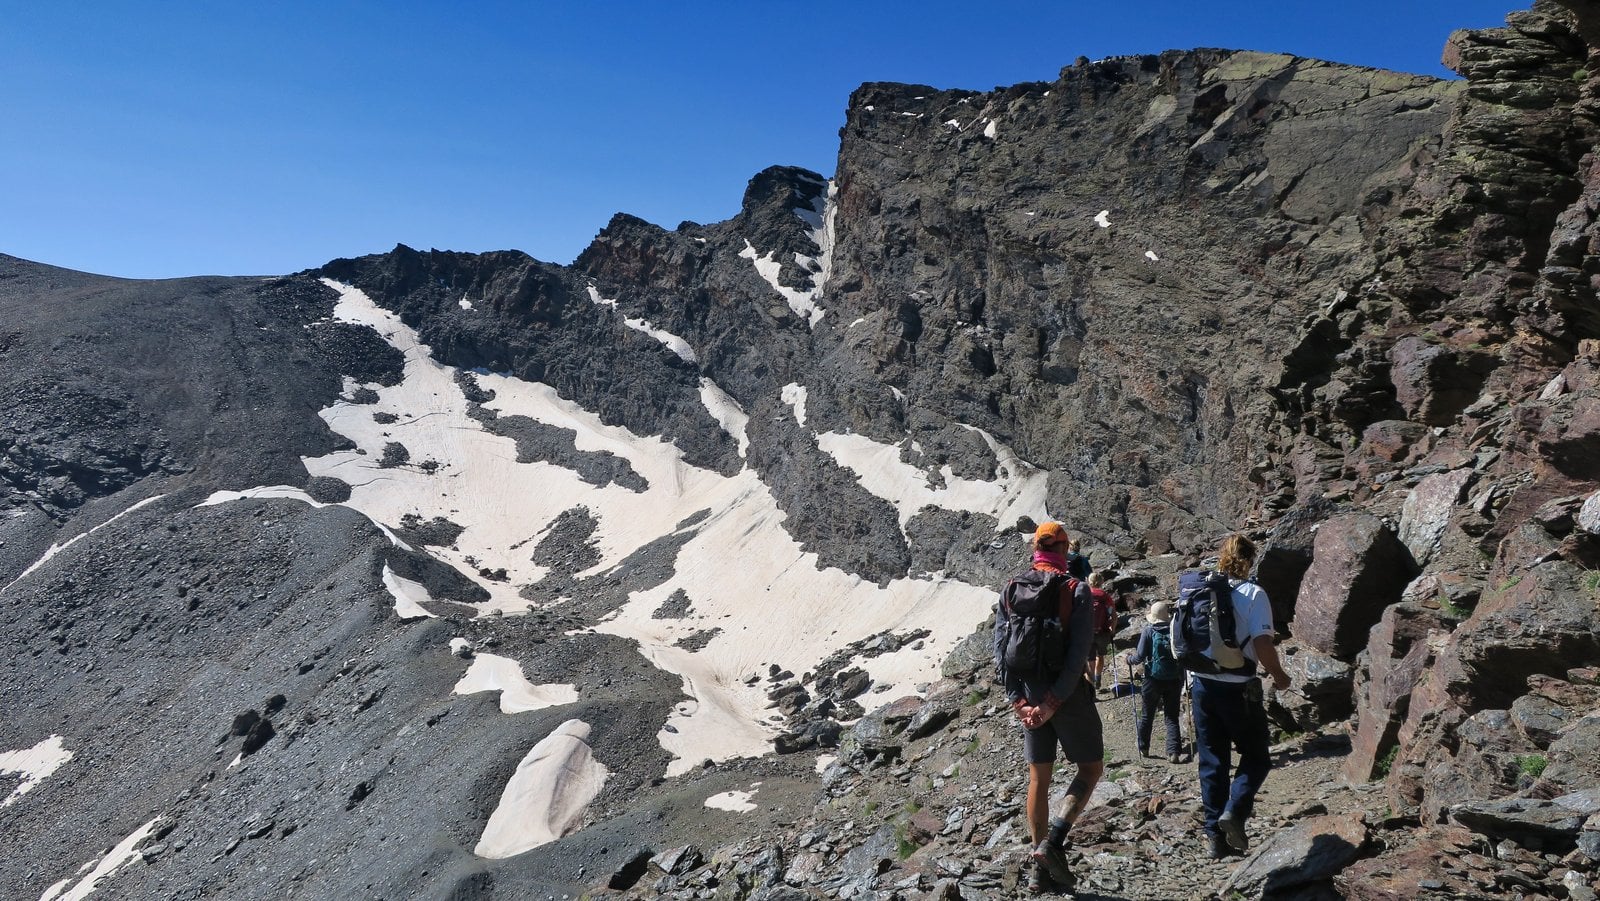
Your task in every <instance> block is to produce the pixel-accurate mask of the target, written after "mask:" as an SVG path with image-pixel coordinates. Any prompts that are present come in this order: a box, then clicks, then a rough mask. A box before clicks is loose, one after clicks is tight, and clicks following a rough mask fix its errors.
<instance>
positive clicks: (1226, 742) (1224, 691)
mask: <svg viewBox="0 0 1600 901" xmlns="http://www.w3.org/2000/svg"><path fill="white" fill-rule="evenodd" d="M1193 692H1194V731H1195V759H1196V760H1197V761H1198V762H1199V764H1200V803H1201V805H1202V806H1203V807H1204V808H1205V813H1206V831H1207V832H1209V833H1211V834H1212V835H1215V834H1217V819H1218V818H1219V817H1221V816H1222V814H1223V812H1224V811H1232V812H1233V815H1234V816H1235V817H1237V818H1239V819H1241V820H1243V819H1248V818H1249V817H1250V813H1251V810H1252V809H1253V808H1254V806H1255V800H1256V792H1257V791H1259V790H1260V789H1261V783H1262V782H1265V781H1266V778H1267V771H1268V770H1270V769H1272V757H1271V755H1270V754H1269V752H1268V750H1267V748H1268V741H1267V712H1266V710H1265V709H1264V708H1263V706H1262V702H1261V683H1260V682H1259V681H1258V680H1256V679H1251V680H1250V681H1249V682H1218V681H1216V680H1214V679H1203V678H1200V677H1199V676H1196V677H1195V679H1194V688H1193ZM1235 749H1237V750H1238V752H1239V766H1238V770H1237V772H1231V771H1232V770H1233V751H1234V750H1235ZM1230 775H1231V780H1230Z"/></svg>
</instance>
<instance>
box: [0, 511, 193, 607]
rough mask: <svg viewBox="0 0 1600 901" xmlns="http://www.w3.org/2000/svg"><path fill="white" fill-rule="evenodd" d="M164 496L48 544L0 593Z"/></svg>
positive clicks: (0, 589)
mask: <svg viewBox="0 0 1600 901" xmlns="http://www.w3.org/2000/svg"><path fill="white" fill-rule="evenodd" d="M164 497H166V495H164V494H158V495H156V496H155V497H147V498H145V499H144V500H142V501H140V502H138V503H137V504H134V505H133V506H131V507H129V508H128V509H126V510H124V511H122V512H121V513H118V514H117V515H116V516H113V517H111V518H110V519H108V520H106V521H105V522H103V523H101V524H99V525H98V526H95V527H94V528H92V529H90V530H89V531H87V532H83V533H80V534H77V535H74V536H72V537H71V538H68V539H67V540H66V541H63V542H61V543H60V544H52V545H50V549H49V550H47V551H45V552H44V556H42V557H40V558H39V559H37V560H35V561H33V564H32V565H31V566H29V567H28V568H27V569H25V570H23V571H22V574H21V575H19V576H17V577H16V578H15V579H12V580H11V581H10V582H7V583H6V587H5V588H0V594H4V593H5V592H6V591H7V590H8V589H10V588H11V586H13V585H15V584H17V583H18V582H21V581H22V580H23V579H26V578H27V577H28V576H30V575H32V574H33V572H34V570H36V569H38V568H39V567H41V566H43V565H45V564H46V563H48V562H50V558H51V557H54V556H55V555H57V554H59V553H61V552H62V551H64V550H66V549H67V548H69V547H72V546H73V545H74V544H77V543H78V542H80V541H82V540H83V539H85V538H88V537H89V536H90V535H93V534H94V533H96V532H98V531H100V530H101V529H103V528H105V527H106V526H109V525H111V524H112V523H114V522H116V521H117V520H119V519H121V518H122V517H124V516H127V515H128V514H129V513H132V512H133V511H135V510H137V509H139V508H140V507H144V506H147V505H149V504H153V503H155V502H156V501H159V500H161V499H162V498H164Z"/></svg>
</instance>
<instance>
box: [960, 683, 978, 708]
mask: <svg viewBox="0 0 1600 901" xmlns="http://www.w3.org/2000/svg"><path fill="white" fill-rule="evenodd" d="M962 703H964V704H965V705H966V706H968V707H973V706H976V705H978V704H981V703H983V692H981V691H979V690H977V689H976V688H974V689H973V690H971V691H969V692H967V697H966V699H965V700H964V701H963V702H962Z"/></svg>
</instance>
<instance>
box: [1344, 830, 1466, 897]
mask: <svg viewBox="0 0 1600 901" xmlns="http://www.w3.org/2000/svg"><path fill="white" fill-rule="evenodd" d="M1479 843H1480V839H1479V838H1478V837H1477V836H1476V835H1474V834H1473V833H1472V832H1471V831H1469V830H1467V829H1463V828H1462V827H1460V826H1453V825H1452V826H1440V827H1434V828H1430V829H1425V830H1420V831H1418V832H1416V833H1414V834H1413V835H1412V836H1410V841H1409V842H1407V843H1406V844H1405V845H1404V846H1402V847H1400V848H1395V849H1391V850H1388V851H1385V852H1384V853H1383V854H1381V855H1379V856H1376V857H1369V858H1366V859H1364V860H1358V861H1356V862H1355V863H1353V864H1351V865H1350V866H1349V867H1347V868H1346V869H1345V871H1344V872H1343V873H1340V874H1339V875H1338V876H1336V877H1334V885H1335V886H1337V887H1338V889H1339V891H1340V892H1341V893H1342V894H1343V895H1344V897H1345V898H1347V899H1351V901H1398V899H1402V898H1414V897H1417V896H1418V894H1419V891H1418V890H1419V888H1421V887H1422V886H1425V885H1426V886H1432V887H1433V889H1432V891H1433V897H1441V898H1467V897H1472V896H1474V895H1476V894H1479V888H1478V886H1477V885H1475V884H1474V883H1473V882H1472V881H1471V880H1470V879H1469V878H1467V875H1466V874H1464V873H1462V872H1461V870H1460V868H1459V867H1458V866H1456V865H1455V861H1457V860H1458V859H1459V858H1460V857H1461V855H1462V854H1464V853H1466V852H1467V851H1469V850H1470V849H1472V848H1474V847H1476V846H1477V845H1478V844H1479Z"/></svg>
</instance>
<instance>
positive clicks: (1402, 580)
mask: <svg viewBox="0 0 1600 901" xmlns="http://www.w3.org/2000/svg"><path fill="white" fill-rule="evenodd" d="M1414 573H1415V565H1414V564H1413V563H1412V561H1411V555H1410V554H1409V553H1408V552H1407V551H1406V549H1405V547H1404V546H1403V545H1401V543H1400V542H1399V540H1398V539H1397V538H1396V537H1395V533H1394V532H1393V531H1392V530H1390V528H1389V527H1388V525H1387V524H1385V523H1384V521H1383V520H1381V519H1379V518H1378V517H1376V516H1373V515H1371V514H1368V513H1346V514H1342V515H1340V516H1335V517H1334V518H1332V519H1330V520H1328V521H1327V522H1325V523H1323V524H1322V527H1321V528H1320V529H1318V530H1317V538H1316V542H1315V545H1314V548H1313V557H1312V561H1311V568H1310V569H1308V570H1307V571H1306V574H1305V578H1304V579H1303V580H1302V582H1301V584H1300V595H1299V597H1298V598H1297V599H1296V600H1295V618H1294V627H1293V631H1294V636H1295V637H1296V638H1298V639H1300V641H1301V642H1303V643H1304V644H1306V645H1307V646H1309V647H1312V648H1315V649H1316V650H1319V651H1321V652H1323V653H1324V654H1330V655H1332V656H1334V657H1338V658H1340V659H1342V660H1351V659H1354V657H1355V655H1356V654H1357V653H1358V652H1359V651H1360V650H1361V649H1362V648H1363V647H1365V646H1366V643H1367V632H1368V631H1369V630H1370V629H1371V628H1372V626H1373V625H1374V624H1376V623H1377V622H1378V619H1379V617H1381V616H1382V615H1383V611H1384V608H1386V607H1388V606H1389V605H1390V604H1393V603H1395V602H1396V601H1398V600H1400V593H1401V592H1402V591H1404V590H1405V587H1406V584H1407V583H1409V582H1410V581H1411V577H1412V576H1413V575H1414Z"/></svg>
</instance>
